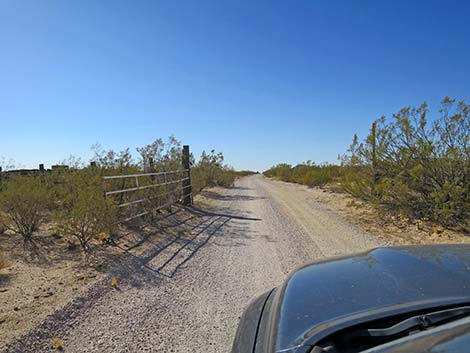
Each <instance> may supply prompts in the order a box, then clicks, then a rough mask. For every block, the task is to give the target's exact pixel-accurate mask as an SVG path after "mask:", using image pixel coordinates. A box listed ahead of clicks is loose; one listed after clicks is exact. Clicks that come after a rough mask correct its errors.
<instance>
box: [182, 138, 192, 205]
mask: <svg viewBox="0 0 470 353" xmlns="http://www.w3.org/2000/svg"><path fill="white" fill-rule="evenodd" d="M183 169H184V170H185V173H184V175H185V176H184V179H183V205H185V206H189V205H191V203H192V198H191V195H192V192H191V164H190V161H189V146H188V145H184V146H183Z"/></svg>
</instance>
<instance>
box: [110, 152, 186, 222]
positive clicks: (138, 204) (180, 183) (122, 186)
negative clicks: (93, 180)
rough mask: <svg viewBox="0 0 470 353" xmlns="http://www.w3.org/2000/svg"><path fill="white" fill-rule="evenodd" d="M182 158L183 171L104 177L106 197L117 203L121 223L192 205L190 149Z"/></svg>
mask: <svg viewBox="0 0 470 353" xmlns="http://www.w3.org/2000/svg"><path fill="white" fill-rule="evenodd" d="M182 157H183V158H182V162H183V163H182V164H183V169H176V170H168V171H161V172H152V173H140V174H125V175H107V176H103V177H102V179H103V181H102V183H103V184H102V187H103V194H104V197H106V198H112V199H113V200H114V201H115V202H116V204H117V207H118V210H119V214H118V216H119V220H120V223H122V222H127V221H130V220H133V219H136V218H139V217H143V216H145V215H148V214H151V213H152V212H158V211H159V210H161V209H163V208H168V207H171V205H174V204H176V203H183V204H184V205H189V204H191V202H192V191H191V176H190V175H191V171H190V164H189V146H183V154H182Z"/></svg>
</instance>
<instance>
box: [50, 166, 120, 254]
mask: <svg viewBox="0 0 470 353" xmlns="http://www.w3.org/2000/svg"><path fill="white" fill-rule="evenodd" d="M62 192H63V193H62V195H61V199H60V203H61V205H60V207H58V208H57V210H56V211H55V212H54V218H55V221H56V223H57V228H58V229H59V231H60V232H62V233H63V234H65V235H71V236H74V237H76V238H77V239H78V241H79V242H80V245H81V246H82V248H83V249H84V250H85V251H86V250H88V249H89V242H90V240H91V239H93V238H98V234H99V233H102V232H105V233H107V234H111V233H112V232H113V230H114V228H115V225H116V222H117V218H116V208H115V206H114V204H113V202H112V201H111V200H109V199H105V198H104V197H103V191H102V189H101V177H100V174H99V171H95V170H93V169H91V168H87V169H82V170H77V171H70V172H68V173H67V174H66V175H64V180H63V190H62Z"/></svg>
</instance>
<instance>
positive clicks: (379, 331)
mask: <svg viewBox="0 0 470 353" xmlns="http://www.w3.org/2000/svg"><path fill="white" fill-rule="evenodd" d="M468 315H470V306H462V307H458V308H452V309H447V310H441V311H435V312H432V313H428V314H423V315H416V316H412V317H410V318H408V319H405V320H403V321H400V322H399V323H397V324H395V325H393V326H390V327H387V328H371V329H365V330H362V331H361V332H358V333H357V334H358V336H362V337H365V336H368V337H388V336H393V335H396V334H399V333H403V332H406V331H409V330H411V329H413V328H420V329H425V328H427V327H430V326H434V325H437V324H439V323H443V322H445V321H449V320H456V319H458V318H460V317H465V316H468Z"/></svg>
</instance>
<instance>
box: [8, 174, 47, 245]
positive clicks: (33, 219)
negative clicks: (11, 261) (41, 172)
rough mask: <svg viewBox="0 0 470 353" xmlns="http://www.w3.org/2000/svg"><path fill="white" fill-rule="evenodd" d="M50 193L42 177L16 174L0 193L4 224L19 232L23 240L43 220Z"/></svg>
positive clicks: (26, 239) (29, 235)
mask: <svg viewBox="0 0 470 353" xmlns="http://www.w3.org/2000/svg"><path fill="white" fill-rule="evenodd" d="M50 200H51V199H50V193H49V190H48V188H47V186H46V183H45V182H44V180H42V178H37V177H31V176H28V177H26V176H17V177H15V178H13V179H12V180H10V181H9V182H8V183H7V185H6V187H5V188H4V189H3V190H2V192H1V193H0V209H1V211H2V212H3V213H4V214H5V220H4V223H5V226H6V228H8V229H10V230H12V231H13V232H15V233H17V234H21V235H22V236H23V239H24V241H25V242H27V241H30V240H31V238H32V236H33V233H34V232H35V231H37V230H38V228H39V226H40V225H41V223H42V222H43V221H44V218H45V216H46V215H47V212H48V209H49V207H50V204H51V202H50Z"/></svg>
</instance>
